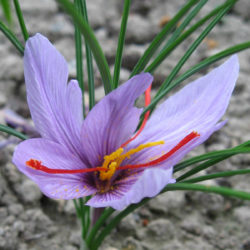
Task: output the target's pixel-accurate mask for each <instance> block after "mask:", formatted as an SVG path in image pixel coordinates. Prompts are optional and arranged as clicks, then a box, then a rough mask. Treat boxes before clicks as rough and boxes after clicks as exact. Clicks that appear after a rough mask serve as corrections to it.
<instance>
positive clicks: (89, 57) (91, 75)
mask: <svg viewBox="0 0 250 250" xmlns="http://www.w3.org/2000/svg"><path fill="white" fill-rule="evenodd" d="M80 4H81V12H82V15H83V18H84V20H85V22H86V23H89V21H88V12H87V6H86V1H85V0H81V1H80ZM85 51H86V61H87V73H88V89H89V110H91V109H92V108H93V107H94V105H95V79H94V69H93V59H92V53H91V49H90V47H89V45H88V43H87V42H85Z"/></svg>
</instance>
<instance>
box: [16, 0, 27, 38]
mask: <svg viewBox="0 0 250 250" xmlns="http://www.w3.org/2000/svg"><path fill="white" fill-rule="evenodd" d="M14 5H15V10H16V14H17V18H18V21H19V25H20V27H21V30H22V34H23V38H24V40H25V41H27V40H28V38H29V34H28V31H27V29H26V25H25V22H24V19H23V13H22V10H21V8H20V4H19V2H18V0H14Z"/></svg>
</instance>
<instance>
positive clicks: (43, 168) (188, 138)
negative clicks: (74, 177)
mask: <svg viewBox="0 0 250 250" xmlns="http://www.w3.org/2000/svg"><path fill="white" fill-rule="evenodd" d="M199 136H200V134H198V133H197V132H194V131H193V132H191V133H190V134H188V135H187V136H186V137H184V138H183V139H182V140H181V141H180V142H179V143H178V144H177V145H176V146H175V147H173V148H172V149H171V150H170V151H169V152H167V153H166V154H164V155H163V156H161V157H159V158H157V159H155V160H153V161H150V162H147V163H142V164H137V165H126V166H121V167H118V168H117V169H116V170H124V169H135V168H144V167H151V166H154V165H157V164H159V163H161V162H163V161H165V160H167V159H168V158H169V157H170V156H172V155H173V154H174V153H175V152H176V151H178V150H179V149H180V148H182V147H183V146H185V145H186V144H187V143H189V142H190V141H192V140H193V139H195V138H197V137H199ZM26 165H27V166H28V167H31V168H33V169H35V170H39V171H42V172H45V173H48V174H80V173H90V172H95V171H106V170H107V169H106V168H104V167H96V168H83V169H52V168H48V167H46V166H44V165H42V162H41V161H38V160H34V159H30V160H29V161H26Z"/></svg>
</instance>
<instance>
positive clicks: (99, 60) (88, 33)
mask: <svg viewBox="0 0 250 250" xmlns="http://www.w3.org/2000/svg"><path fill="white" fill-rule="evenodd" d="M57 2H59V3H60V5H61V6H62V7H63V8H64V9H65V11H66V12H67V13H68V14H69V15H70V16H71V17H72V18H73V20H74V22H75V23H76V25H78V27H79V29H80V31H81V32H82V34H83V36H84V38H85V41H86V42H87V43H88V45H89V47H90V48H91V51H92V53H93V55H94V58H95V61H96V64H97V66H98V68H99V71H100V74H101V77H102V80H103V84H104V89H105V93H106V94H108V93H109V92H110V91H111V90H112V79H111V74H110V70H109V66H108V63H107V60H106V58H105V56H104V54H103V51H102V49H101V47H100V45H99V43H98V41H97V39H96V37H95V34H94V32H93V30H92V29H91V28H90V26H89V25H88V23H87V22H86V21H85V20H84V18H83V17H82V16H81V15H80V14H79V13H78V12H77V11H76V9H75V7H74V5H73V4H72V3H71V2H70V1H69V0H57Z"/></svg>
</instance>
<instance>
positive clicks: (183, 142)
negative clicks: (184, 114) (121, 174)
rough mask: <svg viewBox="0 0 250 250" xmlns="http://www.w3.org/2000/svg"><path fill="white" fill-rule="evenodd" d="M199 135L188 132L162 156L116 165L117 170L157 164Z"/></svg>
mask: <svg viewBox="0 0 250 250" xmlns="http://www.w3.org/2000/svg"><path fill="white" fill-rule="evenodd" d="M199 136H200V134H198V133H197V132H194V131H193V132H191V133H190V134H188V135H187V136H186V137H185V138H183V139H182V140H181V141H180V142H179V143H178V144H177V145H176V146H175V147H173V148H172V149H171V150H170V151H169V152H167V153H166V154H164V155H163V156H161V157H159V158H157V159H155V160H153V161H150V162H147V163H143V164H137V165H126V166H122V167H118V168H117V170H123V169H135V168H144V167H149V166H153V165H157V164H159V163H161V162H163V161H165V160H167V159H168V158H169V157H170V156H172V155H173V154H174V153H175V152H176V151H178V150H179V149H180V148H182V147H183V146H184V145H186V144H187V143H189V142H190V141H192V140H193V139H194V138H196V137H199Z"/></svg>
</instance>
